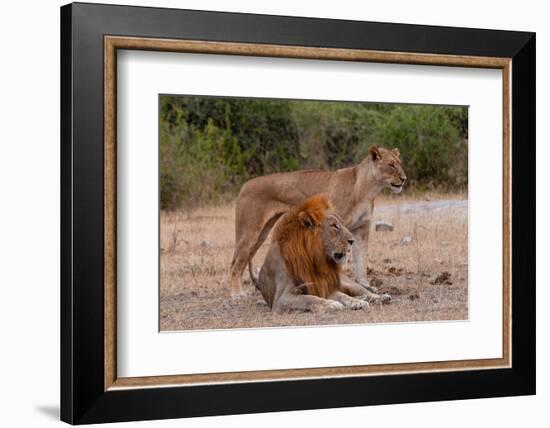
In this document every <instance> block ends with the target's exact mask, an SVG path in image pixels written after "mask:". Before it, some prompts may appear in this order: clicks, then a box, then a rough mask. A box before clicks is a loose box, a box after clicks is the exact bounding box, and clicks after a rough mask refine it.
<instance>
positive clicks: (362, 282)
mask: <svg viewBox="0 0 550 428" xmlns="http://www.w3.org/2000/svg"><path fill="white" fill-rule="evenodd" d="M355 282H356V283H357V284H359V285H360V286H361V287H363V288H366V289H367V290H369V291H370V292H371V293H375V294H378V288H376V287H375V286H374V285H371V283H370V282H369V281H367V280H366V279H356V280H355Z"/></svg>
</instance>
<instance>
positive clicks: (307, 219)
mask: <svg viewBox="0 0 550 428" xmlns="http://www.w3.org/2000/svg"><path fill="white" fill-rule="evenodd" d="M298 220H299V221H300V224H301V225H302V226H303V227H305V228H306V229H308V228H310V227H313V226H314V225H315V220H314V219H313V218H312V217H311V216H310V215H309V214H308V213H307V212H305V211H300V213H299V214H298Z"/></svg>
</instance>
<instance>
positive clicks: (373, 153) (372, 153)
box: [369, 146, 382, 161]
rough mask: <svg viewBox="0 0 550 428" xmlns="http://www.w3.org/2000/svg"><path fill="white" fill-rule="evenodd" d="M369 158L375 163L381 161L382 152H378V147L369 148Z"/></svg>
mask: <svg viewBox="0 0 550 428" xmlns="http://www.w3.org/2000/svg"><path fill="white" fill-rule="evenodd" d="M369 157H370V158H371V160H373V161H377V160H380V158H381V157H382V156H381V155H380V150H378V147H376V146H370V147H369Z"/></svg>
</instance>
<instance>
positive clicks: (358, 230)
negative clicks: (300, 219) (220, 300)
mask: <svg viewBox="0 0 550 428" xmlns="http://www.w3.org/2000/svg"><path fill="white" fill-rule="evenodd" d="M405 180H406V176H405V173H404V171H403V169H402V167H401V160H400V155H399V151H398V150H397V149H394V150H387V149H384V148H381V147H370V148H369V154H368V156H367V157H366V158H365V159H364V160H363V161H362V162H361V163H360V164H359V165H356V166H353V167H349V168H343V169H339V170H336V171H297V172H288V173H279V174H272V175H268V176H263V177H257V178H255V179H252V180H250V181H248V182H246V183H245V184H244V185H243V187H242V189H241V191H240V193H239V197H238V199H237V205H236V211H235V239H236V246H235V252H234V255H233V261H232V264H231V294H232V296H233V297H238V296H239V295H241V294H242V293H243V290H242V288H241V284H240V276H241V275H242V272H243V270H244V268H245V266H246V265H247V263H248V265H249V270H250V272H251V276H252V258H253V257H254V255H255V254H256V252H257V251H258V248H259V247H260V246H261V245H262V243H263V242H264V241H265V239H266V238H267V236H268V235H269V232H270V230H271V228H272V227H273V226H274V225H275V223H276V222H277V220H278V219H279V217H281V215H283V214H284V213H285V212H287V211H289V210H290V209H291V208H292V207H294V206H296V205H299V204H301V203H303V201H304V200H305V199H307V198H308V197H310V196H312V195H315V194H318V193H325V194H326V195H327V197H328V199H329V200H330V201H331V202H332V204H333V206H334V210H335V212H336V213H337V214H338V215H339V216H340V218H341V219H342V220H343V223H344V224H345V226H346V227H347V228H348V229H349V230H350V231H351V233H352V234H353V236H354V239H355V245H354V246H353V254H354V263H355V281H356V282H358V283H360V284H362V285H364V286H367V287H368V283H367V281H366V278H365V274H366V272H365V271H366V252H367V251H366V250H367V244H368V235H369V230H370V222H371V218H372V212H373V209H374V199H375V197H376V196H377V195H378V194H379V193H380V192H381V191H382V189H383V188H384V187H391V188H392V189H393V190H394V191H395V192H396V193H397V192H399V191H401V188H402V186H403V184H404V182H405Z"/></svg>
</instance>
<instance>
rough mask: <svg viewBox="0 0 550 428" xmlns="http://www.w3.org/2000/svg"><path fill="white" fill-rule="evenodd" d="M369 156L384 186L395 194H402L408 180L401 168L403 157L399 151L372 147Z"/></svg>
mask: <svg viewBox="0 0 550 428" xmlns="http://www.w3.org/2000/svg"><path fill="white" fill-rule="evenodd" d="M369 156H370V157H371V160H372V161H373V163H374V165H375V166H376V168H377V171H378V178H379V180H380V181H381V183H382V184H383V185H384V186H387V187H389V188H391V189H392V190H393V191H394V193H401V190H403V185H404V184H405V181H406V180H407V176H406V175H405V171H403V168H402V167H401V157H400V154H399V150H398V149H393V150H387V149H385V148H383V147H370V148H369Z"/></svg>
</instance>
